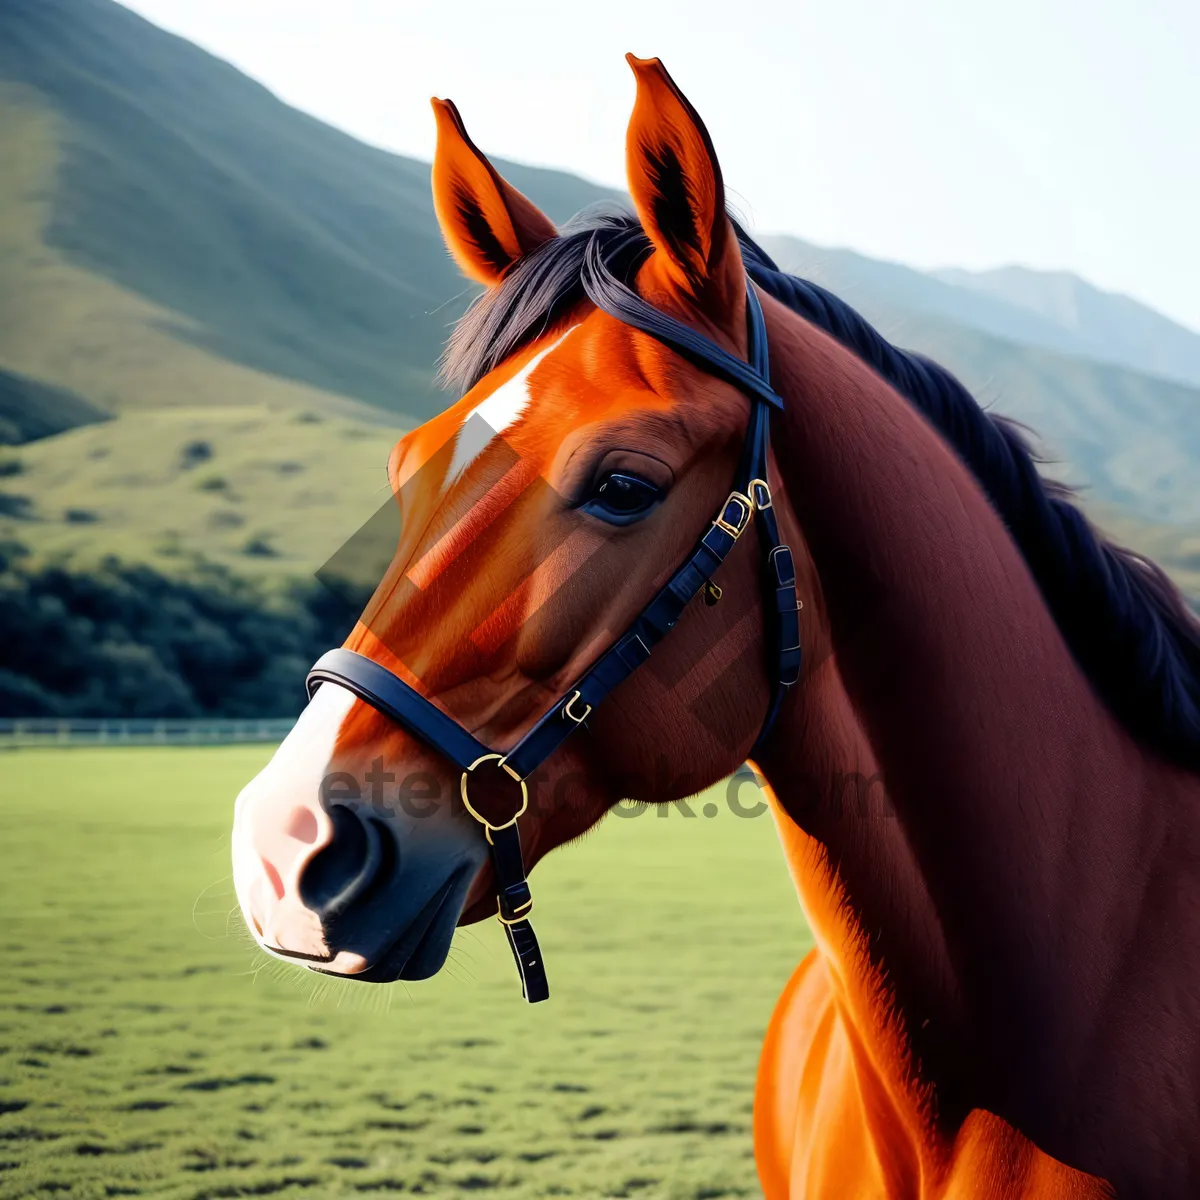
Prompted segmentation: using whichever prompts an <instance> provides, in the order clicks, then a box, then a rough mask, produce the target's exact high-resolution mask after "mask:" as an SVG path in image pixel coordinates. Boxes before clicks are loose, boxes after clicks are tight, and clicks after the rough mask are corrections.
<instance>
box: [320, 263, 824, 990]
mask: <svg viewBox="0 0 1200 1200" xmlns="http://www.w3.org/2000/svg"><path fill="white" fill-rule="evenodd" d="M582 282H583V287H584V290H585V292H586V293H587V295H588V298H589V299H590V300H591V301H592V302H593V303H594V304H595V305H596V307H597V308H600V309H603V310H604V311H605V312H607V313H609V314H610V315H611V316H614V317H616V318H617V319H618V320H619V321H623V322H624V323H625V324H627V325H631V326H633V328H635V329H639V330H641V331H642V332H643V333H646V334H648V335H649V336H651V337H653V338H656V339H657V340H658V341H660V342H662V343H663V344H664V345H666V346H669V347H670V348H671V349H673V350H675V351H676V352H677V353H679V354H681V355H682V356H683V357H684V358H686V359H688V360H689V361H690V362H692V363H694V364H696V365H697V366H698V367H700V368H702V369H703V370H705V371H707V372H708V373H709V374H710V375H714V376H716V377H718V378H720V379H723V380H725V381H726V382H727V383H731V384H733V386H734V387H736V388H738V389H739V390H740V391H742V392H743V393H744V394H745V395H746V397H747V398H748V399H749V400H750V421H749V424H748V426H747V429H746V439H745V442H744V443H743V446H742V453H741V458H740V461H739V464H738V468H737V473H736V475H735V476H734V482H733V490H732V491H731V492H730V493H729V496H728V498H727V499H726V500H725V503H724V504H722V506H721V508H720V510H719V511H718V513H717V515H716V517H715V518H714V519H713V522H712V524H711V525H710V526H709V528H708V530H707V531H706V532H705V533H704V534H703V536H702V537H701V538H700V540H699V541H698V542H697V543H696V545H695V547H694V549H693V550H692V551H691V553H690V554H689V555H688V556H687V558H686V559H685V560H684V562H683V565H682V566H681V567H680V568H679V569H678V570H677V571H676V572H675V574H674V575H672V576H671V578H670V580H669V581H668V582H667V584H666V586H665V587H663V588H662V589H661V590H660V591H659V592H658V594H657V595H656V596H655V597H654V598H653V599H652V600H651V601H650V603H649V604H647V605H646V607H645V608H643V609H642V611H641V612H640V613H639V614H638V615H637V617H636V618H634V621H633V623H632V624H631V625H630V626H629V628H628V630H626V632H625V633H624V635H623V636H622V637H620V638H619V639H618V640H617V642H616V643H615V644H614V645H613V646H612V647H611V648H610V649H609V650H608V651H606V652H605V654H603V655H602V656H601V658H600V659H599V660H598V661H597V662H596V663H595V664H594V665H593V666H592V667H591V668H590V669H589V670H588V671H586V672H585V673H584V674H583V675H582V676H581V677H580V678H579V679H577V680H576V681H575V684H574V686H573V687H571V688H570V689H569V690H568V691H567V692H565V693H564V694H563V695H562V696H560V697H559V698H558V699H557V700H556V701H555V702H554V704H553V705H551V707H550V708H549V709H548V710H547V711H546V712H545V713H544V714H543V715H542V716H541V717H540V718H539V719H538V721H537V723H536V724H535V725H534V726H533V728H531V729H530V730H529V732H528V733H526V734H525V736H524V737H523V738H521V740H520V741H519V742H518V743H517V744H516V745H515V746H514V747H513V748H512V749H511V750H509V751H508V753H507V754H499V753H497V752H496V751H495V750H492V749H491V748H490V747H488V746H485V745H484V744H483V743H482V742H481V741H479V740H478V739H477V738H476V737H475V736H474V735H473V734H471V733H470V732H469V731H468V730H467V729H465V728H464V727H463V726H462V725H460V724H459V723H458V721H456V720H455V719H454V718H453V717H451V716H450V715H448V714H447V713H446V712H444V711H443V710H442V709H440V708H438V707H437V705H435V704H434V703H433V702H432V701H430V700H428V699H426V698H425V697H424V696H422V695H421V693H420V692H418V691H416V690H415V689H414V688H412V687H410V686H409V685H408V684H407V683H405V682H404V680H403V679H401V678H400V677H399V676H397V675H395V674H393V673H392V672H391V671H390V670H388V668H387V667H384V666H381V665H380V664H379V663H377V662H375V661H374V660H373V659H371V658H368V657H366V656H365V655H362V654H358V653H356V652H355V651H353V650H347V649H344V648H342V649H337V650H330V651H328V652H326V653H325V654H323V655H322V656H321V657H320V658H319V659H318V660H317V662H316V663H315V664H314V666H313V668H312V670H311V671H309V673H308V681H307V687H308V695H309V699H311V698H312V696H313V695H314V694H315V692H316V690H317V688H319V687H320V686H321V684H322V683H336V684H338V685H339V686H340V687H344V688H346V689H347V690H348V691H350V692H353V693H354V695H356V696H357V697H358V698H359V699H360V700H363V701H365V702H366V703H367V704H370V705H371V706H372V707H373V708H375V709H377V710H378V711H379V712H381V713H382V714H383V715H384V716H386V717H388V718H390V719H391V720H392V721H395V722H396V724H398V725H400V726H402V727H403V728H404V729H405V730H407V731H408V732H409V733H411V734H413V735H414V736H416V737H418V738H420V739H421V740H422V741H423V742H425V743H426V744H427V745H429V746H432V747H433V749H435V750H437V751H438V752H439V753H440V754H441V755H443V756H444V757H445V758H448V759H449V760H450V761H451V762H452V763H454V765H455V766H456V767H457V768H458V769H459V770H460V771H461V772H462V778H461V780H460V784H459V788H460V792H461V794H462V801H463V805H464V806H465V808H466V810H467V812H469V813H470V814H471V816H472V817H474V818H475V820H477V821H478V822H479V823H480V824H481V825H483V827H484V833H485V835H486V837H487V841H488V844H489V846H490V847H491V860H492V871H493V874H494V876H495V881H496V893H497V907H498V911H497V915H498V916H499V919H500V922H501V924H502V925H503V926H504V932H505V934H506V935H507V937H508V943H509V946H510V947H511V948H512V952H513V957H514V959H515V960H516V964H517V970H518V972H519V973H520V976H521V989H522V991H523V993H524V995H525V999H526V1000H528V1001H529V1002H530V1003H531V1004H534V1003H536V1002H538V1001H539V1000H545V999H546V998H547V997H548V996H549V994H550V989H549V984H548V983H547V980H546V969H545V965H544V963H543V962H542V956H541V951H540V949H539V947H538V942H537V937H536V936H535V935H534V932H533V927H532V926H531V925H530V923H529V914H530V912H531V910H532V909H533V897H532V895H531V894H530V891H529V883H528V881H527V879H526V876H525V863H524V858H523V856H522V853H521V839H520V835H519V833H518V832H517V820H518V819H519V818H520V816H521V815H522V814H523V813H524V812H525V810H526V808H527V807H528V804H529V791H528V788H527V786H526V782H525V781H526V780H527V779H528V778H529V776H530V775H531V774H532V773H533V772H534V771H535V770H537V768H538V767H539V766H541V764H542V763H543V762H545V761H546V759H547V758H549V757H550V755H551V754H553V753H554V751H555V750H557V749H558V747H559V746H560V745H561V744H562V743H563V742H564V741H565V740H566V739H567V738H568V737H570V735H571V734H572V733H574V732H575V730H577V729H578V728H579V727H580V725H582V724H583V723H584V722H585V721H586V720H587V718H588V716H589V715H590V714H591V713H592V711H593V709H595V708H596V706H597V705H598V704H600V702H601V701H603V700H604V699H605V698H606V697H607V696H608V695H609V694H610V693H611V692H613V691H614V690H615V689H616V688H617V687H618V685H620V684H621V683H623V682H624V681H625V680H626V679H628V678H629V676H630V675H632V674H633V672H634V671H636V670H637V669H638V667H640V666H641V665H642V663H644V662H645V661H646V659H647V658H649V656H650V652H651V650H653V648H654V647H655V646H656V645H657V644H658V643H659V642H660V641H662V639H663V638H664V637H666V635H667V634H668V633H669V632H670V631H671V629H672V628H673V627H674V625H675V622H676V621H677V620H678V619H679V618H680V616H681V615H682V614H683V610H684V609H685V608H686V607H687V605H688V603H689V602H690V601H691V600H692V599H693V598H694V597H695V595H696V594H697V593H698V592H700V591H701V590H704V592H705V600H706V601H707V602H708V603H710V604H712V603H716V601H717V600H719V599H720V595H721V593H720V589H719V588H718V587H717V586H716V585H715V584H714V583H713V582H712V577H713V575H714V574H715V572H716V570H717V568H718V567H719V566H720V565H721V564H722V563H723V562H724V561H725V559H726V558H727V557H728V555H729V553H730V551H731V550H732V549H733V547H734V546H735V545H736V544H737V540H738V538H739V537H740V536H741V535H742V534H743V533H744V532H745V530H746V528H747V526H748V525H749V524H750V521H751V518H753V519H755V521H756V522H757V526H758V532H759V539H760V541H761V543H762V547H763V550H764V571H763V575H764V578H763V588H764V592H765V593H766V595H767V596H768V597H771V596H773V602H771V603H768V604H767V605H766V613H767V624H768V630H767V643H768V653H769V655H770V658H771V660H772V662H773V666H774V670H773V671H770V678H771V700H770V704H769V705H768V708H767V715H766V719H765V720H764V722H763V726H762V729H761V730H760V732H759V735H758V738H757V740H756V741H755V744H754V749H755V750H757V748H758V747H759V746H760V745H761V744H762V742H763V741H764V739H765V738H766V737H767V735H768V733H769V732H770V730H771V727H772V726H773V725H774V723H775V719H776V717H777V716H778V714H779V708H780V704H781V703H782V701H783V696H784V694H785V692H786V690H787V689H788V688H789V687H790V686H791V685H792V684H794V683H795V682H796V680H797V679H798V678H799V675H800V658H801V652H800V619H799V613H798V609H799V604H798V603H797V600H796V571H795V565H794V562H793V559H792V552H791V550H790V549H789V548H788V547H787V546H786V545H785V544H784V543H783V542H782V541H781V540H780V537H779V525H778V522H777V521H776V518H775V509H774V506H773V504H772V500H771V489H770V487H769V486H768V484H767V448H768V444H769V441H770V412H771V409H773V408H776V409H778V408H782V406H783V401H782V400H781V399H780V398H779V396H778V395H777V394H776V393H775V392H774V391H773V390H772V388H771V384H770V377H769V366H768V347H767V330H766V324H765V322H764V320H763V313H762V306H761V305H760V304H759V300H758V295H757V293H756V292H755V289H754V285H753V284H752V283H751V282H750V281H749V279H747V282H746V325H747V331H748V334H749V361H748V362H743V361H742V360H741V359H740V358H736V357H734V356H733V355H732V354H729V353H728V352H727V351H726V350H724V349H722V348H721V347H720V346H718V345H717V344H716V342H714V341H712V340H711V339H709V338H707V337H705V336H704V335H702V334H700V333H697V332H696V331H695V330H693V329H690V328H689V327H688V326H686V325H684V324H683V323H682V322H680V321H677V320H675V319H674V318H673V317H669V316H668V315H667V314H666V313H664V312H662V311H660V310H659V309H656V308H654V307H653V306H652V305H650V304H647V303H646V301H644V300H643V299H642V298H641V297H640V296H638V295H637V294H636V293H635V292H634V291H633V290H632V289H631V288H630V287H628V286H627V285H626V284H624V283H622V282H621V281H620V280H619V279H618V278H616V277H615V276H614V275H612V274H611V273H609V272H608V271H606V270H604V269H603V264H602V262H601V260H600V258H599V255H598V253H592V251H591V250H590V249H589V254H588V256H587V257H586V258H585V261H584V264H583V272H582ZM751 753H752V754H753V753H754V751H751ZM484 763H495V764H496V767H497V768H499V769H501V770H503V771H504V772H505V773H506V774H507V775H508V776H509V777H510V779H511V780H512V781H513V782H515V783H516V785H517V786H518V788H519V789H520V805H519V807H517V808H516V811H515V812H514V813H513V814H512V816H511V817H509V818H508V820H507V821H504V822H503V823H501V824H495V823H493V822H492V821H490V820H488V819H487V818H486V817H485V816H484V815H483V814H482V813H480V812H479V811H478V810H477V809H476V807H475V806H474V805H473V804H472V803H471V799H470V794H469V789H468V780H469V778H470V776H471V774H472V773H473V772H474V771H476V770H478V769H479V768H480V767H481V766H482V765H483V764H484Z"/></svg>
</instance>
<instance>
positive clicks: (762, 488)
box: [746, 479, 774, 511]
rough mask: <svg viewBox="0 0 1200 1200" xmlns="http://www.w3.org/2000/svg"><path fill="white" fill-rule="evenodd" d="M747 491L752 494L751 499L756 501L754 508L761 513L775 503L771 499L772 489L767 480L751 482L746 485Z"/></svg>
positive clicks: (753, 480)
mask: <svg viewBox="0 0 1200 1200" xmlns="http://www.w3.org/2000/svg"><path fill="white" fill-rule="evenodd" d="M746 491H747V492H748V493H749V494H750V499H751V500H753V501H754V507H755V508H756V509H758V510H759V511H763V510H765V509H768V508H770V507H771V505H772V503H774V502H773V501H772V499H771V489H770V487H769V486H768V484H767V481H766V480H765V479H752V480H750V482H749V483H748V484H747V485H746Z"/></svg>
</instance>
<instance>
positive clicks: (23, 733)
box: [0, 717, 296, 750]
mask: <svg viewBox="0 0 1200 1200" xmlns="http://www.w3.org/2000/svg"><path fill="white" fill-rule="evenodd" d="M295 723H296V722H295V718H294V717H267V718H263V719H260V720H241V719H237V718H225V717H209V718H206V719H195V720H192V719H187V720H169V721H168V720H162V721H158V720H134V719H130V720H100V719H93V718H88V717H72V718H69V719H61V720H60V719H59V718H57V717H30V718H27V719H20V720H14V719H11V718H9V719H0V750H10V749H16V748H18V747H21V746H62V747H64V748H65V747H70V746H227V745H233V744H235V743H239V742H242V743H251V742H280V741H282V740H283V739H284V738H285V737H286V736H287V734H288V731H289V730H290V729H291V728H292V726H293V725H294V724H295Z"/></svg>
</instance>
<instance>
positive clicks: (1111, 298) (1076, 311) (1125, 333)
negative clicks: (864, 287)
mask: <svg viewBox="0 0 1200 1200" xmlns="http://www.w3.org/2000/svg"><path fill="white" fill-rule="evenodd" d="M934 276H935V277H936V278H937V279H940V280H943V281H945V282H948V283H951V284H953V285H954V286H955V287H957V288H959V289H960V290H965V291H969V292H973V293H974V294H975V295H977V296H988V297H992V298H994V299H997V300H1000V301H1002V302H1003V303H1005V304H1007V305H1009V306H1010V307H1011V308H1014V309H1019V310H1023V311H1024V312H1027V313H1032V314H1035V315H1036V316H1037V317H1038V318H1039V322H1040V324H1041V327H1042V328H1043V329H1046V328H1049V329H1053V330H1057V331H1059V332H1060V333H1061V334H1062V335H1063V336H1064V337H1065V338H1066V339H1068V340H1067V342H1065V343H1064V346H1063V348H1064V349H1072V350H1074V351H1075V352H1076V353H1080V354H1087V355H1089V356H1090V357H1092V358H1096V359H1099V360H1100V361H1102V362H1115V363H1121V364H1123V365H1124V366H1127V367H1133V368H1135V369H1137V370H1139V371H1147V372H1149V373H1150V374H1152V375H1160V376H1162V377H1163V378H1164V379H1175V380H1178V381H1180V382H1181V383H1189V384H1192V385H1194V386H1200V334H1198V333H1195V332H1193V331H1192V330H1191V329H1186V328H1184V327H1183V326H1182V325H1178V324H1176V322H1174V321H1172V320H1170V319H1169V318H1167V317H1164V316H1163V315H1162V313H1159V312H1155V311H1154V309H1152V308H1147V307H1146V305H1144V304H1139V303H1138V302H1137V301H1136V300H1131V299H1130V298H1129V297H1128V296H1122V295H1120V294H1119V293H1115V292H1104V291H1101V290H1100V289H1099V288H1097V287H1093V286H1092V285H1091V284H1090V283H1088V282H1087V280H1086V279H1080V278H1079V276H1078V275H1072V274H1071V273H1070V272H1069V271H1031V270H1029V269H1028V268H1027V267H1000V268H998V269H997V270H994V271H961V270H945V271H935V272H934Z"/></svg>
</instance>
